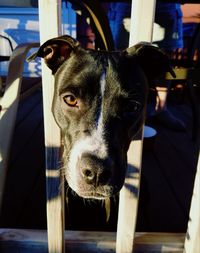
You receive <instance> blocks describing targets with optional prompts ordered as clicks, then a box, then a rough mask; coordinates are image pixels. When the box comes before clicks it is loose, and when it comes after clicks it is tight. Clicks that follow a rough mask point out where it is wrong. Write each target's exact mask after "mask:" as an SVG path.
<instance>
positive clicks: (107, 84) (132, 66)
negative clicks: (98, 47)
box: [31, 36, 169, 199]
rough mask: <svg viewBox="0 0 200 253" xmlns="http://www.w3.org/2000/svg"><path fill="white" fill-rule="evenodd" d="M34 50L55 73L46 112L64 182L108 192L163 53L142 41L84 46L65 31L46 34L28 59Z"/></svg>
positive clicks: (120, 176)
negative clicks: (57, 136)
mask: <svg viewBox="0 0 200 253" xmlns="http://www.w3.org/2000/svg"><path fill="white" fill-rule="evenodd" d="M37 56H39V57H42V58H44V60H45V62H46V64H47V66H48V67H49V68H50V69H51V70H52V73H53V74H54V75H55V92H54V99H53V106H52V112H53V115H54V117H55V120H56V122H57V124H58V125H59V127H60V129H61V133H62V138H63V143H64V153H63V161H64V167H65V175H66V179H67V182H68V184H69V186H70V187H71V188H72V189H73V190H74V191H75V192H76V193H77V194H78V195H80V196H82V197H85V198H96V199H102V198H107V197H110V196H112V195H114V194H115V193H117V192H119V190H120V189H121V187H122V185H123V183H124V179H125V174H126V167H127V151H128V148H129V144H130V142H131V140H132V139H133V137H134V136H135V135H136V133H137V132H138V130H139V129H140V128H141V126H142V123H143V122H142V119H143V112H144V109H145V101H146V97H147V83H148V79H149V78H151V79H152V78H154V77H156V76H157V75H159V74H160V73H162V72H164V71H167V70H169V63H168V59H167V57H166V56H165V55H164V53H162V52H161V51H160V50H159V49H158V48H156V47H154V46H151V45H149V44H144V43H141V44H138V45H136V46H134V47H131V48H128V49H127V50H124V51H122V52H107V51H95V50H86V49H84V48H82V47H81V46H80V44H79V43H78V42H77V41H76V40H74V39H72V38H71V37H69V36H62V37H58V38H54V39H51V40H48V41H47V42H45V43H44V44H43V45H42V46H41V47H40V48H39V50H38V52H37V53H36V54H35V55H34V56H33V57H32V58H31V59H33V58H35V57H37ZM133 155H134V154H133Z"/></svg>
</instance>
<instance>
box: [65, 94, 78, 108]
mask: <svg viewBox="0 0 200 253" xmlns="http://www.w3.org/2000/svg"><path fill="white" fill-rule="evenodd" d="M63 100H64V102H65V103H66V104H67V105H69V106H72V107H74V106H76V105H77V99H76V97H75V96H74V95H66V96H64V97H63Z"/></svg>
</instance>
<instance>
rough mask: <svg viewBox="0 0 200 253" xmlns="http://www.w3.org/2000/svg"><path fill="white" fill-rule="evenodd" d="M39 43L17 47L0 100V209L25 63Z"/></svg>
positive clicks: (11, 59)
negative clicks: (32, 49)
mask: <svg viewBox="0 0 200 253" xmlns="http://www.w3.org/2000/svg"><path fill="white" fill-rule="evenodd" d="M38 46H39V44H38V43H30V44H24V45H22V46H19V47H17V48H16V49H15V50H14V52H13V54H12V56H11V58H10V63H9V69H8V77H7V80H6V90H5V93H4V96H3V97H2V98H1V99H0V104H1V107H2V110H1V112H0V122H1V123H0V137H1V138H0V209H1V198H2V194H3V187H4V179H5V175H6V167H7V163H8V157H9V150H10V145H11V141H12V135H13V129H14V126H15V119H16V113H17V108H18V103H19V94H20V89H21V82H22V72H23V67H24V61H25V58H26V56H27V53H28V51H29V50H30V49H31V48H33V47H38Z"/></svg>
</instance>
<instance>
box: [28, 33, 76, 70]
mask: <svg viewBox="0 0 200 253" xmlns="http://www.w3.org/2000/svg"><path fill="white" fill-rule="evenodd" d="M79 45H80V44H79V42H78V41H77V40H75V39H73V38H72V37H70V36H68V35H63V36H60V37H57V38H53V39H50V40H47V41H46V42H45V43H44V44H43V45H41V46H40V48H39V49H38V51H37V52H35V53H34V54H32V55H31V56H30V57H28V59H27V61H28V62H30V61H32V60H35V58H36V57H42V58H44V61H45V63H46V64H47V66H48V67H49V68H50V69H51V70H52V74H55V72H56V71H57V69H58V67H59V66H61V65H62V64H63V62H64V61H65V60H66V59H68V58H69V57H70V54H71V52H72V51H73V50H75V49H76V48H77V47H78V46H79Z"/></svg>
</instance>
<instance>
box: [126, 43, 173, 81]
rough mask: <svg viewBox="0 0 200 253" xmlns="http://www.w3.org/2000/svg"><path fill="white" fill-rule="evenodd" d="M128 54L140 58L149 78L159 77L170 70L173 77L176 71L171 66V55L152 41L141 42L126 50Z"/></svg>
mask: <svg viewBox="0 0 200 253" xmlns="http://www.w3.org/2000/svg"><path fill="white" fill-rule="evenodd" d="M125 53H126V54H127V56H130V57H131V56H134V57H136V58H137V59H138V62H139V64H140V65H141V67H142V68H143V70H144V72H145V74H146V75H147V77H148V79H150V80H153V79H155V78H158V77H159V76H160V75H161V74H164V73H165V72H170V73H171V75H172V76H173V77H176V76H175V73H174V72H173V70H172V67H171V66H170V61H169V57H168V56H167V55H166V54H165V53H164V52H163V51H162V50H160V49H159V48H158V47H156V46H153V45H152V44H151V43H147V42H141V43H138V44H136V45H135V46H133V47H130V48H128V49H126V50H125Z"/></svg>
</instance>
